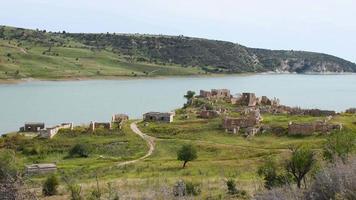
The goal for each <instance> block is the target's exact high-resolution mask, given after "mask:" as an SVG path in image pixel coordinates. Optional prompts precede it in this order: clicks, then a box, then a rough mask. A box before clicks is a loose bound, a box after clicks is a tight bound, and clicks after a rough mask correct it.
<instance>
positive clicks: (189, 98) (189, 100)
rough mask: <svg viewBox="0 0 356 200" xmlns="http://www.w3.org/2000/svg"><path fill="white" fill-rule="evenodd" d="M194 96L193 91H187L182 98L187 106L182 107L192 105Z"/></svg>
mask: <svg viewBox="0 0 356 200" xmlns="http://www.w3.org/2000/svg"><path fill="white" fill-rule="evenodd" d="M194 95H195V92H194V91H190V90H189V91H188V92H187V94H186V95H184V98H186V99H187V104H185V105H184V107H186V106H188V105H192V103H193V97H194Z"/></svg>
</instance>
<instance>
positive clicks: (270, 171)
mask: <svg viewBox="0 0 356 200" xmlns="http://www.w3.org/2000/svg"><path fill="white" fill-rule="evenodd" d="M277 170H278V168H277V163H276V162H275V160H274V159H273V158H270V157H269V158H267V161H266V162H265V163H264V164H263V165H262V166H261V167H259V169H258V172H257V173H258V175H260V176H262V177H263V179H264V186H265V188H267V189H269V190H270V189H272V188H273V187H279V186H282V185H283V184H285V183H286V182H287V178H286V177H285V176H283V175H280V174H278V172H277Z"/></svg>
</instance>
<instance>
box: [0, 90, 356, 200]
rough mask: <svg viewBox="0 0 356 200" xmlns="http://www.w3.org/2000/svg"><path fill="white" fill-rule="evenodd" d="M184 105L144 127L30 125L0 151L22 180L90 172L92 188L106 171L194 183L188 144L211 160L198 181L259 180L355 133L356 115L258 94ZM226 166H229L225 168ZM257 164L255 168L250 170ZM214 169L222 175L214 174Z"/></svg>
mask: <svg viewBox="0 0 356 200" xmlns="http://www.w3.org/2000/svg"><path fill="white" fill-rule="evenodd" d="M184 98H185V99H186V102H185V103H184V105H182V107H181V108H178V109H175V110H172V111H164V112H159V111H149V112H147V113H144V114H142V118H141V119H130V118H129V115H127V114H124V113H120V112H117V114H113V115H112V116H108V120H107V121H101V120H92V121H90V122H88V123H87V124H74V123H72V122H63V123H59V124H57V125H53V126H50V125H46V123H45V122H26V123H24V125H23V126H21V127H19V131H18V132H17V133H15V134H14V135H9V136H8V135H4V136H2V138H0V139H1V140H0V145H1V147H2V148H10V149H11V148H12V149H15V150H16V152H17V153H18V156H19V157H22V158H23V160H24V163H23V169H22V173H24V174H25V175H26V176H27V177H46V176H48V175H51V174H62V173H64V172H65V173H72V175H73V174H76V173H77V170H83V172H80V174H81V177H80V178H79V179H84V180H86V179H90V178H92V177H91V175H90V173H87V172H86V171H90V172H91V174H93V173H94V172H95V173H97V171H98V170H105V173H104V175H103V176H119V177H121V176H123V177H126V174H127V176H133V177H135V176H141V175H140V173H141V171H139V170H142V171H146V172H145V173H149V174H146V175H145V176H149V177H151V178H154V179H157V177H159V176H157V175H156V174H154V173H152V171H156V170H157V171H160V172H159V173H162V174H166V173H170V171H171V170H173V171H175V172H174V173H179V174H180V175H178V178H180V177H181V176H183V177H187V175H185V173H187V172H184V171H180V170H179V168H177V165H180V164H177V162H179V161H175V159H172V158H175V156H176V155H175V153H174V151H175V150H173V153H172V149H175V148H176V147H175V146H176V144H175V143H176V142H178V144H182V145H183V146H184V144H185V143H187V141H189V143H193V144H195V146H196V148H197V151H198V152H199V153H200V154H202V155H203V156H204V157H203V159H205V160H204V161H202V160H199V162H203V163H205V162H206V164H204V166H205V167H201V166H200V164H198V163H197V164H195V163H190V164H188V165H189V169H187V170H190V171H189V173H195V172H194V170H195V171H196V170H197V171H198V172H199V173H198V176H208V174H209V173H216V174H218V175H219V174H220V175H221V174H224V175H223V176H227V174H231V173H236V170H241V169H243V170H244V172H243V173H249V174H251V173H252V174H255V173H256V170H257V169H256V168H257V167H258V166H259V165H260V163H261V162H262V161H264V160H265V159H266V157H265V156H261V155H266V156H269V155H270V154H276V155H277V156H279V158H283V157H285V153H286V152H287V151H288V150H289V148H290V147H291V146H293V145H296V144H298V145H300V146H301V145H303V144H304V143H309V144H313V143H315V145H316V146H317V147H318V148H321V146H320V145H321V144H323V143H322V142H323V141H325V140H327V138H328V137H330V136H332V135H338V134H345V132H346V133H347V132H348V131H350V130H351V131H352V130H356V108H350V109H347V110H345V111H343V112H336V111H333V110H321V109H306V108H299V107H291V106H288V105H284V104H283V103H282V101H281V100H280V99H278V98H277V97H267V96H258V94H255V93H251V92H242V93H237V94H233V93H232V92H231V91H230V90H229V89H211V90H200V91H199V92H198V93H195V92H194V91H187V93H186V95H184ZM171 141H172V142H171ZM226 141H229V142H226ZM235 144H236V145H235ZM241 144H243V145H241ZM162 152H163V153H162ZM167 152H169V153H167ZM167 154H168V155H169V156H168V157H167ZM204 154H205V155H204ZM165 156H166V157H165ZM245 156H246V157H245ZM249 156H252V157H254V160H253V161H251V159H250V158H249ZM220 159H221V160H220ZM152 160H154V162H152ZM215 160H216V162H215ZM226 160H228V163H229V164H228V165H224V164H222V163H224V162H226ZM161 161H162V162H161ZM251 162H252V163H253V165H252V166H251V167H248V168H246V167H247V166H250V163H251ZM77 163H78V164H77ZM212 163H213V164H212ZM185 164H186V162H184V165H183V168H184V167H185ZM149 165H153V166H154V169H151V168H149V167H147V166H149ZM127 166H130V167H128V168H127ZM137 166H138V167H137ZM172 166H173V167H174V168H170V167H172ZM212 167H213V168H216V169H219V170H222V171H219V170H218V171H217V172H211V168H212ZM93 170H94V171H93ZM192 170H193V171H192ZM118 171H119V172H118ZM118 173H119V174H120V175H118ZM151 173H152V174H151ZM239 173H240V172H239ZM199 174H200V175H199ZM220 175H219V176H220ZM195 176H196V175H191V174H189V175H188V177H195ZM171 178H172V179H171V181H173V182H170V183H169V184H170V185H172V190H170V192H169V193H170V195H173V196H177V197H180V196H185V195H186V194H187V193H186V192H187V191H186V185H185V182H184V181H182V180H180V179H179V180H177V179H176V178H177V176H176V175H174V176H173V177H171ZM214 181H216V180H214ZM249 184H250V183H249ZM130 187H131V186H130ZM256 187H261V186H256ZM205 190H206V191H209V190H210V189H209V188H205ZM215 190H218V191H219V192H221V191H222V190H224V189H221V188H218V189H215ZM247 190H248V189H247ZM254 192H255V191H249V193H251V194H252V193H254ZM171 193H172V194H171ZM130 195H131V194H127V196H130ZM243 199H248V198H247V197H246V198H245V197H244V198H243Z"/></svg>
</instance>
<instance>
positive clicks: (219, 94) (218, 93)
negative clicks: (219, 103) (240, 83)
mask: <svg viewBox="0 0 356 200" xmlns="http://www.w3.org/2000/svg"><path fill="white" fill-rule="evenodd" d="M199 96H200V97H203V98H228V99H230V98H231V94H230V90H228V89H212V90H211V91H205V90H200V94H199Z"/></svg>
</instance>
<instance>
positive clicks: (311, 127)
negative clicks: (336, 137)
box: [288, 121, 342, 135]
mask: <svg viewBox="0 0 356 200" xmlns="http://www.w3.org/2000/svg"><path fill="white" fill-rule="evenodd" d="M341 129H342V125H341V124H330V123H327V122H326V121H316V122H311V123H295V122H290V123H289V124H288V134H289V135H312V134H314V133H322V134H328V133H330V132H332V131H340V130H341Z"/></svg>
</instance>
